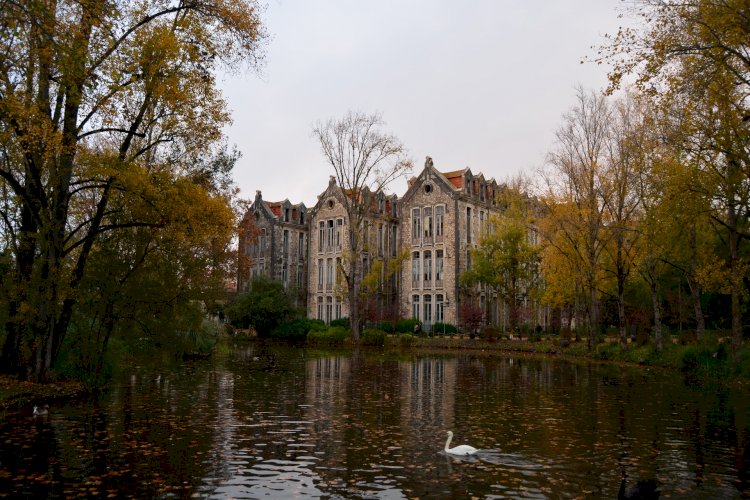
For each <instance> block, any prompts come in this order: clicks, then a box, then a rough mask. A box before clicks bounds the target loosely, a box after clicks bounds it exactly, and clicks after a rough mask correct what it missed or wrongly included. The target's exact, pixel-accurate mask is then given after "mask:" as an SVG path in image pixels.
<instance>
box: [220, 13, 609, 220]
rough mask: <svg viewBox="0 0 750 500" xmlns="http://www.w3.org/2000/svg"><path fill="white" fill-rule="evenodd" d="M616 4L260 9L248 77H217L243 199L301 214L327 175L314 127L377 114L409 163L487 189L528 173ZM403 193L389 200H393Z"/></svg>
mask: <svg viewBox="0 0 750 500" xmlns="http://www.w3.org/2000/svg"><path fill="white" fill-rule="evenodd" d="M621 5H622V2H621V1H620V0H565V1H563V0H536V1H534V0H467V1H464V2H455V1H450V2H449V1H443V0H379V1H370V2H364V1H352V0H270V3H269V4H268V8H267V10H266V13H265V15H264V20H265V24H266V27H267V29H268V31H269V33H270V34H271V36H272V39H271V40H270V43H269V44H268V46H267V59H266V63H265V65H264V67H263V69H262V71H261V73H260V74H255V73H252V72H247V73H242V74H240V75H234V76H225V77H222V81H221V86H222V88H223V90H224V92H225V96H226V97H227V100H228V102H229V107H230V109H231V111H232V115H233V118H234V123H233V125H232V126H231V127H229V128H228V129H227V130H226V133H227V135H228V136H229V141H230V142H231V143H235V144H236V145H237V146H238V147H239V149H240V150H241V151H242V154H243V158H242V159H241V160H240V162H239V164H238V165H237V166H236V168H235V173H234V178H235V181H236V182H237V184H238V185H239V187H240V188H241V190H242V196H243V197H248V198H251V197H253V196H254V194H255V190H256V189H260V190H262V192H263V198H264V199H266V200H269V201H278V200H283V199H284V198H289V200H290V201H291V202H292V203H298V202H300V201H302V202H304V203H305V204H306V205H307V206H312V205H313V204H314V202H315V200H316V197H317V195H318V194H319V193H320V192H321V191H323V189H324V188H325V187H326V184H327V180H328V176H329V175H330V174H331V173H332V171H331V168H330V167H329V166H328V165H327V164H326V163H325V161H324V159H323V156H322V154H321V152H320V147H319V145H318V144H317V143H316V141H315V139H314V138H313V137H312V134H311V130H312V126H313V124H314V123H315V122H317V121H326V120H327V119H329V118H332V117H341V116H343V115H344V114H345V113H346V111H347V110H350V109H351V110H356V111H363V112H366V113H372V112H380V113H382V115H383V118H384V120H385V121H386V128H387V130H388V131H389V132H391V133H393V134H395V135H396V136H398V137H399V138H400V139H401V141H402V142H403V143H404V144H405V146H406V147H407V148H408V150H409V154H410V156H411V158H412V159H413V160H414V162H415V167H416V168H415V173H417V172H418V171H419V170H420V169H421V167H422V166H423V165H424V157H425V156H426V155H430V156H432V158H433V160H434V162H435V166H436V168H438V170H441V171H449V170H457V169H460V168H463V167H466V166H469V167H470V168H471V169H472V171H473V172H475V173H477V172H483V173H484V175H485V177H488V178H489V177H494V178H495V179H496V180H497V181H498V182H501V181H502V180H504V179H507V178H508V177H509V176H511V175H514V174H516V173H518V172H521V171H523V172H529V173H533V172H534V171H535V169H536V168H538V167H539V166H540V165H542V163H543V161H544V157H545V155H546V153H547V151H548V150H549V149H550V148H551V147H552V145H553V142H554V131H555V129H556V128H557V127H558V126H559V125H560V123H561V117H562V114H563V113H564V112H566V111H567V110H568V109H569V108H570V107H571V106H572V104H573V102H574V97H575V86H576V85H578V84H581V85H583V86H584V87H585V88H594V89H600V88H603V87H604V86H605V85H606V73H607V67H605V66H598V65H596V64H593V63H585V64H581V60H582V58H583V57H584V56H592V55H594V53H595V51H594V49H592V46H594V45H598V44H600V43H601V41H602V37H603V35H604V34H605V33H614V32H616V30H617V28H618V26H620V25H621V24H622V22H623V21H622V19H618V14H619V13H620V10H618V8H619V7H620V6H621ZM405 185H406V183H405V181H399V182H398V183H396V184H394V185H392V187H391V189H390V191H391V192H395V193H397V194H398V195H402V194H403V193H404V191H405Z"/></svg>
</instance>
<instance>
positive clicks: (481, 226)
mask: <svg viewBox="0 0 750 500" xmlns="http://www.w3.org/2000/svg"><path fill="white" fill-rule="evenodd" d="M484 222H485V220H484V210H480V211H479V235H480V236H482V235H484V234H485V233H486V231H485V227H484Z"/></svg>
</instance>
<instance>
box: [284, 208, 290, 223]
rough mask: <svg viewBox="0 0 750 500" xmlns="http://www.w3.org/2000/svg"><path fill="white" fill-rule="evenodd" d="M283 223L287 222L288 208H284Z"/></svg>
mask: <svg viewBox="0 0 750 500" xmlns="http://www.w3.org/2000/svg"><path fill="white" fill-rule="evenodd" d="M284 222H289V208H288V207H284Z"/></svg>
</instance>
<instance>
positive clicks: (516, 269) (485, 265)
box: [461, 182, 539, 331]
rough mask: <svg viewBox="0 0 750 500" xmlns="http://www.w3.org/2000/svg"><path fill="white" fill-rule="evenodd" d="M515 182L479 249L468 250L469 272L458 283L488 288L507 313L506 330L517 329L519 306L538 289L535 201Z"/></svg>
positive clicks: (490, 223) (502, 199)
mask: <svg viewBox="0 0 750 500" xmlns="http://www.w3.org/2000/svg"><path fill="white" fill-rule="evenodd" d="M521 185H522V184H521V183H520V182H516V183H514V184H512V185H510V186H506V189H505V190H504V191H503V192H502V193H501V194H500V196H499V199H498V200H497V201H498V204H499V205H500V206H501V207H503V208H504V211H503V213H502V215H493V216H491V217H490V219H489V222H488V228H489V230H488V231H487V232H485V233H484V234H482V235H481V236H480V238H479V242H478V243H479V246H478V247H477V248H476V249H472V250H471V263H472V265H471V269H469V270H468V271H466V272H465V273H464V274H463V275H462V276H461V280H462V282H463V283H464V284H466V285H470V286H471V285H475V284H477V283H479V284H483V285H486V286H488V287H489V288H490V289H491V290H492V291H493V292H494V293H496V294H497V296H498V298H500V299H501V300H502V301H503V302H504V303H505V304H506V305H507V306H508V311H509V314H508V316H509V318H508V319H509V326H510V329H511V331H515V329H516V327H517V326H518V318H519V314H518V313H519V306H520V304H522V303H524V302H525V301H526V300H527V299H529V298H531V297H533V296H534V295H535V294H534V292H535V290H536V288H537V286H538V274H539V269H538V263H539V247H538V245H536V244H535V243H534V240H535V234H536V229H535V227H534V215H535V209H536V208H537V207H535V200H533V199H532V198H529V196H528V195H527V194H526V193H525V192H524V191H523V190H522V188H521Z"/></svg>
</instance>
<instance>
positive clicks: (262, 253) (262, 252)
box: [259, 227, 266, 259]
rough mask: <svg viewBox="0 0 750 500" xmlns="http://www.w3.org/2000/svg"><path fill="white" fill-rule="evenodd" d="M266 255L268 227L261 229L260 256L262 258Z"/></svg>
mask: <svg viewBox="0 0 750 500" xmlns="http://www.w3.org/2000/svg"><path fill="white" fill-rule="evenodd" d="M265 256H266V228H265V227H264V228H263V229H261V230H260V255H259V257H260V258H261V259H262V258H263V257H265Z"/></svg>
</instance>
